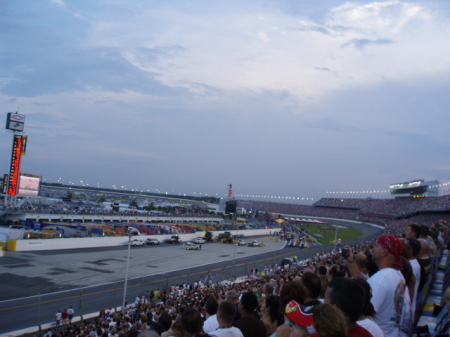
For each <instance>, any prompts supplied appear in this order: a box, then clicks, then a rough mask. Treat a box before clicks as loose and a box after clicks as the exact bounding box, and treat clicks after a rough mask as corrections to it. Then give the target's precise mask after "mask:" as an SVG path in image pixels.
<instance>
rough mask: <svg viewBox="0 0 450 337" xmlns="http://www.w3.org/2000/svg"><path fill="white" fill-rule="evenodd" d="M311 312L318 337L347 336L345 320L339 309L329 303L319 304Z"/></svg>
mask: <svg viewBox="0 0 450 337" xmlns="http://www.w3.org/2000/svg"><path fill="white" fill-rule="evenodd" d="M313 313H314V321H315V322H316V330H317V331H318V332H319V334H320V337H347V322H346V319H345V316H344V314H343V313H342V311H341V310H339V309H338V308H336V307H335V306H333V305H330V304H319V305H316V306H315V307H314V309H313Z"/></svg>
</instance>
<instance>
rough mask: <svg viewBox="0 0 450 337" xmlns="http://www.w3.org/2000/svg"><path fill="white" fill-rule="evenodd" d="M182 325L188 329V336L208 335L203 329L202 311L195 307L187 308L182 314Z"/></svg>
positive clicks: (205, 336)
mask: <svg viewBox="0 0 450 337" xmlns="http://www.w3.org/2000/svg"><path fill="white" fill-rule="evenodd" d="M181 325H182V326H183V329H184V330H185V331H186V337H193V336H195V337H207V336H208V334H206V333H205V332H204V331H203V320H202V316H200V313H199V312H198V311H197V310H196V309H193V308H189V309H186V310H185V311H184V312H183V314H182V315H181Z"/></svg>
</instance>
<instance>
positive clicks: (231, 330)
mask: <svg viewBox="0 0 450 337" xmlns="http://www.w3.org/2000/svg"><path fill="white" fill-rule="evenodd" d="M235 315H236V306H235V305H234V304H233V303H231V302H228V301H223V302H222V303H220V305H219V310H218V311H217V320H218V321H219V328H218V329H217V330H215V331H212V332H210V335H212V336H216V337H244V335H243V334H242V332H241V330H239V329H238V328H236V327H234V326H232V324H233V319H234V316H235Z"/></svg>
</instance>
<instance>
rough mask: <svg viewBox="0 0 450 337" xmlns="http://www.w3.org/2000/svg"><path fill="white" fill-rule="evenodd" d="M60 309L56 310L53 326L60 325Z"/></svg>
mask: <svg viewBox="0 0 450 337" xmlns="http://www.w3.org/2000/svg"><path fill="white" fill-rule="evenodd" d="M61 316H62V315H61V310H58V312H57V313H56V315H55V326H56V327H59V326H61Z"/></svg>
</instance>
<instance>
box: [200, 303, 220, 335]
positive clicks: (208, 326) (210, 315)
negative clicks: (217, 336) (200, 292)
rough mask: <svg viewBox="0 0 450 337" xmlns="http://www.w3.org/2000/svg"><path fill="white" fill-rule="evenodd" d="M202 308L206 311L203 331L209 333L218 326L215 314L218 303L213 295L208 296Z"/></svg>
mask: <svg viewBox="0 0 450 337" xmlns="http://www.w3.org/2000/svg"><path fill="white" fill-rule="evenodd" d="M204 308H205V313H206V321H205V323H203V331H205V332H206V333H210V332H211V331H214V330H217V328H218V327H219V322H218V319H217V315H216V314H217V309H218V308H219V303H218V302H217V300H216V299H215V298H214V297H208V299H207V300H206V302H205V306H204Z"/></svg>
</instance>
